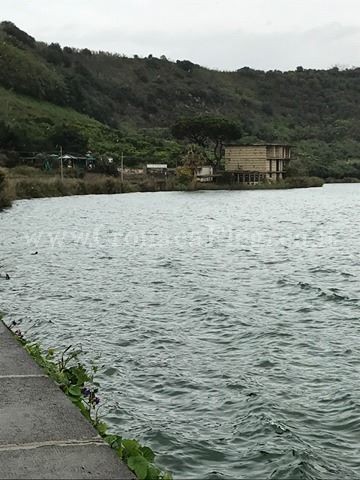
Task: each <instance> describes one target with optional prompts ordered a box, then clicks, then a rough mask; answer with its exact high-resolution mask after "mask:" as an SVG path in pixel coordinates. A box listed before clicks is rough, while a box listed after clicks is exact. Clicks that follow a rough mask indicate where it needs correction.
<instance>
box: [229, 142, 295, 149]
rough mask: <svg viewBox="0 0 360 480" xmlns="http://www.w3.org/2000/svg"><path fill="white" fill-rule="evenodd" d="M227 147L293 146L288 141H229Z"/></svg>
mask: <svg viewBox="0 0 360 480" xmlns="http://www.w3.org/2000/svg"><path fill="white" fill-rule="evenodd" d="M226 147H292V145H289V144H288V143H245V144H244V143H227V144H226V145H225V148H226Z"/></svg>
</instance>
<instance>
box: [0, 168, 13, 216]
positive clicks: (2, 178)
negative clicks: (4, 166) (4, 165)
mask: <svg viewBox="0 0 360 480" xmlns="http://www.w3.org/2000/svg"><path fill="white" fill-rule="evenodd" d="M10 206H11V197H10V192H9V186H8V182H7V176H6V172H5V171H4V170H1V169H0V210H1V209H2V208H5V207H10Z"/></svg>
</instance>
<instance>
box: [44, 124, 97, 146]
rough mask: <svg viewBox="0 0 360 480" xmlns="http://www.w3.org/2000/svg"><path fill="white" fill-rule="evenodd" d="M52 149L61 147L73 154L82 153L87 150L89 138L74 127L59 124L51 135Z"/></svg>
mask: <svg viewBox="0 0 360 480" xmlns="http://www.w3.org/2000/svg"><path fill="white" fill-rule="evenodd" d="M51 142H52V144H53V146H54V147H56V146H60V145H61V146H62V147H63V149H64V150H66V151H68V152H74V153H84V152H86V151H87V149H88V143H89V138H88V137H86V136H85V135H84V134H83V132H81V131H80V130H79V129H77V128H76V127H73V126H70V125H67V124H64V123H63V124H59V125H57V126H56V127H55V130H54V132H53V134H52V135H51Z"/></svg>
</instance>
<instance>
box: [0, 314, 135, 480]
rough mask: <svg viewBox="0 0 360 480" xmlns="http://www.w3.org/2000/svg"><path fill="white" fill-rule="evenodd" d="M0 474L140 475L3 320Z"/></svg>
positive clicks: (127, 478) (128, 478)
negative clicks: (87, 418)
mask: <svg viewBox="0 0 360 480" xmlns="http://www.w3.org/2000/svg"><path fill="white" fill-rule="evenodd" d="M0 391H1V394H2V395H1V400H0V478H1V479H102V478H106V479H111V480H112V479H117V480H135V479H136V477H135V475H134V474H133V473H131V472H130V471H129V469H128V468H127V466H126V465H125V464H124V463H122V462H121V460H120V459H119V457H118V456H117V455H116V453H115V451H114V450H112V449H111V448H110V447H109V446H108V445H107V444H106V443H105V442H104V441H103V440H102V438H101V437H100V436H99V435H98V433H97V431H96V430H95V428H94V427H93V426H92V425H91V424H90V423H89V422H88V421H87V420H86V419H85V418H84V417H83V416H82V415H81V413H80V411H79V410H78V409H77V408H76V407H75V406H74V405H73V404H72V403H71V401H70V400H69V399H68V398H67V397H66V395H64V393H63V392H62V391H61V390H60V389H59V388H58V387H57V386H56V385H55V383H54V382H53V381H52V380H51V379H50V378H48V377H47V376H46V375H45V374H44V372H43V370H42V369H41V368H40V367H39V366H38V365H36V363H35V362H34V361H33V359H32V358H31V357H30V356H29V355H28V354H27V352H26V351H25V350H24V349H23V348H22V346H21V345H20V343H18V342H17V341H16V339H14V338H13V335H12V333H11V332H10V331H9V330H8V328H7V327H6V326H5V325H4V324H3V323H2V322H1V321H0Z"/></svg>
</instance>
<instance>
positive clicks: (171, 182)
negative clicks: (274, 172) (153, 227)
mask: <svg viewBox="0 0 360 480" xmlns="http://www.w3.org/2000/svg"><path fill="white" fill-rule="evenodd" d="M0 174H1V178H2V182H0V209H1V208H7V207H10V206H11V204H12V203H13V202H15V201H17V200H30V199H34V198H56V197H67V196H78V195H112V194H123V193H145V192H195V191H221V190H223V191H249V190H254V191H257V190H290V189H296V188H314V187H322V186H323V185H324V183H325V181H324V180H323V179H320V178H317V177H290V178H288V179H287V180H284V181H280V182H278V183H263V184H258V185H244V184H225V183H218V184H216V183H201V182H197V183H194V182H191V183H188V184H182V183H180V182H179V181H177V179H176V178H170V179H168V180H166V181H164V180H162V179H161V180H159V179H156V178H151V177H148V178H140V179H134V178H128V179H125V181H123V182H122V181H121V180H120V179H119V178H117V177H112V176H106V175H95V174H88V175H87V176H86V177H85V178H83V179H78V178H65V179H64V180H63V181H62V180H61V179H60V177H57V176H51V177H50V176H49V175H41V174H39V175H34V176H30V175H17V176H16V175H14V173H13V172H12V171H11V170H9V171H6V172H5V171H1V172H0Z"/></svg>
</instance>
